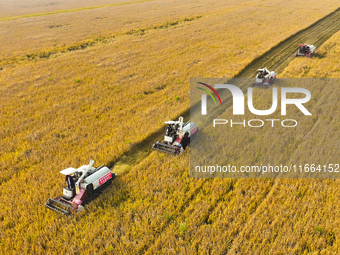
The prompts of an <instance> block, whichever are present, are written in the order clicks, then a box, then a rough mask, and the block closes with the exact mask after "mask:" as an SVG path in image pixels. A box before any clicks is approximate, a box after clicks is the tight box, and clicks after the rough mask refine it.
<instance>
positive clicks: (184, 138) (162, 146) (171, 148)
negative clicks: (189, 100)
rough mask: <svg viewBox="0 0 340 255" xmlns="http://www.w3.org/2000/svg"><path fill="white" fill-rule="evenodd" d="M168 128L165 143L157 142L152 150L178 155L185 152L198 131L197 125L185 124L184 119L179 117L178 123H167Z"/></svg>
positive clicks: (192, 123) (190, 122)
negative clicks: (191, 138)
mask: <svg viewBox="0 0 340 255" xmlns="http://www.w3.org/2000/svg"><path fill="white" fill-rule="evenodd" d="M165 123H166V124H168V126H167V127H166V129H165V136H164V141H163V143H161V142H159V141H158V142H156V143H154V144H153V146H152V148H153V149H155V150H159V151H162V152H166V153H170V154H173V155H178V154H180V153H182V152H183V150H184V149H185V148H186V146H187V145H188V144H189V142H190V137H191V136H192V135H194V134H195V133H196V132H197V131H198V127H197V125H196V124H195V123H194V122H192V121H188V122H187V123H185V124H183V117H179V119H178V121H167V122H165Z"/></svg>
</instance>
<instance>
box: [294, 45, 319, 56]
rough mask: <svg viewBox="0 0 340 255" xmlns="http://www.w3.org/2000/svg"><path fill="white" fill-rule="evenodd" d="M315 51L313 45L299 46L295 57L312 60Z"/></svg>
mask: <svg viewBox="0 0 340 255" xmlns="http://www.w3.org/2000/svg"><path fill="white" fill-rule="evenodd" d="M315 51H316V47H315V46H314V45H308V44H301V45H300V46H299V49H298V52H297V53H296V54H295V57H310V58H312V57H313V55H314V53H315Z"/></svg>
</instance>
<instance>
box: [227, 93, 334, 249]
mask: <svg viewBox="0 0 340 255" xmlns="http://www.w3.org/2000/svg"><path fill="white" fill-rule="evenodd" d="M325 90H326V88H325V87H323V88H322V90H321V91H320V93H319V94H320V95H322V96H320V99H319V101H318V103H319V102H320V101H322V100H324V99H326V98H327V96H328V94H329V93H331V92H329V93H326V92H325ZM315 107H317V104H316V105H315V106H314V107H313V108H315ZM318 124H319V120H318V121H316V122H315V123H314V124H313V125H312V126H311V127H310V129H309V130H308V131H306V132H305V134H307V135H308V134H309V133H310V132H312V130H313V129H314V128H315V127H316V126H317V125H318ZM303 143H304V142H302V143H301V144H303ZM301 144H299V145H298V146H296V148H295V149H294V150H293V153H292V155H293V154H294V153H296V152H297V151H298V150H301ZM279 180H280V177H279V179H278V178H276V179H275V181H274V183H273V185H272V187H271V188H270V189H269V190H268V192H267V193H266V194H265V196H264V197H263V199H262V201H261V202H260V203H259V204H258V205H257V206H256V209H255V210H254V211H253V213H251V214H250V218H249V219H248V220H247V221H246V222H244V225H243V227H242V228H241V229H240V231H239V232H238V234H237V235H236V236H235V237H234V238H233V241H232V242H231V243H229V244H228V245H226V246H225V247H223V254H229V252H230V253H232V252H233V248H235V247H233V243H234V241H235V240H237V238H238V237H239V236H240V235H242V234H243V232H244V231H246V230H247V228H248V226H247V225H248V223H249V222H252V221H254V220H255V219H256V217H257V215H258V211H259V210H260V209H261V207H262V205H265V204H266V201H268V200H269V199H270V198H271V197H272V196H273V192H274V191H275V189H276V188H277V187H278V185H279ZM228 246H229V248H228ZM236 248H237V247H236Z"/></svg>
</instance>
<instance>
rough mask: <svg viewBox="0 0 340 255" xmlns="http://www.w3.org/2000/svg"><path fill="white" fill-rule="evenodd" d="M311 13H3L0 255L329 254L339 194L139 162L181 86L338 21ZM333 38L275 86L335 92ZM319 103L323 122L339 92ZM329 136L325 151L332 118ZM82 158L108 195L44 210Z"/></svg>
mask: <svg viewBox="0 0 340 255" xmlns="http://www.w3.org/2000/svg"><path fill="white" fill-rule="evenodd" d="M117 3H118V2H117ZM104 4H111V3H107V2H105V3H104V2H103V5H104ZM311 4H312V6H313V9H309V8H305V2H304V1H286V2H282V1H255V2H250V1H240V2H238V3H237V4H236V3H234V2H233V1H227V2H225V1H216V2H214V1H211V2H206V1H205V2H188V3H186V4H183V3H181V2H176V1H171V2H167V3H166V4H165V3H163V2H157V1H148V2H140V3H131V4H126V5H116V6H107V7H101V8H96V9H91V10H76V11H72V12H63V13H60V14H50V15H42V16H34V15H33V16H32V17H28V18H24V17H21V18H20V17H16V18H14V19H9V17H12V16H20V15H26V14H32V13H33V14H34V13H41V12H40V11H38V9H35V8H33V9H32V11H31V12H24V11H23V12H17V11H16V12H15V13H18V15H16V14H11V16H8V15H6V13H2V14H1V15H2V16H1V17H3V19H1V20H0V27H1V30H0V32H1V34H2V35H4V37H3V38H4V40H2V42H1V45H0V46H1V49H0V51H1V58H0V64H1V66H0V67H1V68H2V70H1V71H0V84H1V86H0V93H1V112H0V114H1V130H0V132H1V133H0V137H1V138H0V139H1V154H0V159H1V161H0V169H1V170H0V173H1V175H0V182H1V187H0V208H1V210H0V238H1V239H0V247H1V253H3V254H16V253H17V254H22V253H35V254H43V253H44V254H45V253H46V252H48V253H70V254H78V253H79V254H83V253H89V254H94V253H96V254H106V253H113V254H136V253H140V254H144V253H145V254H155V253H162V254H185V253H187V254H192V253H199V254H226V253H229V254H235V253H240V254H303V253H305V254H307V253H313V252H314V253H321V254H322V253H324V254H332V253H333V254H336V253H337V251H338V249H339V247H338V246H339V244H338V239H339V238H338V237H339V231H338V229H337V226H338V218H339V217H338V216H339V215H338V214H339V213H338V211H339V210H338V209H339V208H338V203H337V201H338V199H339V198H338V195H337V194H338V192H337V191H338V180H286V179H277V180H275V179H265V180H262V179H250V180H248V179H216V180H206V179H192V178H190V175H189V169H188V164H189V161H190V156H189V150H188V151H186V152H184V154H182V155H181V156H180V157H177V158H173V157H169V156H168V155H165V154H162V153H157V152H151V151H148V150H145V148H143V146H145V145H146V144H147V145H148V143H145V140H148V141H151V140H152V134H154V136H155V141H156V140H158V138H159V137H158V136H159V134H158V133H159V130H160V129H162V127H163V122H164V121H166V120H169V119H173V118H175V117H177V116H178V115H179V114H181V113H182V112H184V111H185V110H187V109H188V107H189V78H191V77H232V76H234V75H236V74H237V73H239V72H240V71H241V70H242V69H243V68H244V67H245V66H246V65H247V64H249V63H250V62H251V61H252V60H254V59H255V58H257V57H259V56H261V55H262V54H264V53H265V52H266V51H268V50H269V49H270V48H272V47H273V46H275V45H277V44H278V43H279V42H281V41H283V40H284V39H286V38H288V37H289V36H291V35H292V34H295V33H296V32H298V31H299V30H301V29H304V28H306V27H308V26H309V25H311V24H312V23H314V22H316V21H317V20H319V19H321V18H322V17H324V16H326V15H327V14H329V13H330V12H332V11H334V10H335V9H336V8H338V6H337V1H327V2H323V3H320V2H318V1H312V3H311ZM95 5H97V4H95ZM95 5H91V6H95ZM98 5H99V4H98ZM86 6H90V4H89V5H86ZM86 6H85V5H82V6H80V5H79V6H71V5H70V6H67V5H65V8H60V9H58V10H66V9H67V8H84V7H86ZM143 8H144V9H143ZM39 10H40V9H39ZM54 10H56V9H53V11H54ZM140 10H144V11H140ZM316 10H318V11H316ZM42 11H52V9H51V10H50V9H46V10H45V9H44V10H42ZM98 17H99V18H98ZM97 18H98V19H97ZM65 24H67V25H65ZM59 25H60V26H59ZM51 26H52V27H51ZM65 26H66V27H67V29H66V28H65ZM52 31H53V32H52ZM268 31H270V32H268ZM339 35H340V34H339V33H336V34H335V35H334V36H332V37H331V38H330V39H329V40H327V41H326V42H325V43H324V44H323V45H322V46H321V48H320V49H319V50H318V55H316V57H315V58H313V59H307V58H301V59H295V60H293V61H292V62H291V63H290V64H289V65H288V66H287V67H286V68H285V69H284V70H283V72H282V73H279V75H280V77H334V78H337V77H339V72H338V71H339V68H340V67H339V64H338V56H339V54H338V52H339V51H340V48H339V47H340V45H339V43H338V41H339V40H338V38H339ZM301 43H303V42H301ZM261 67H262V66H261ZM313 89H315V91H319V90H318V88H317V87H315V88H313ZM316 93H318V92H316ZM320 93H321V95H323V96H324V97H329V98H330V99H331V100H332V101H334V105H332V109H331V111H332V112H335V113H336V112H337V111H338V110H339V105H338V102H337V90H336V87H331V88H327V89H324V90H322V91H321V92H320ZM320 103H323V102H320ZM325 107H326V106H325ZM327 107H328V105H327ZM331 121H332V122H331V123H330V124H332V127H335V130H332V132H334V135H333V139H335V140H338V132H339V129H338V128H337V129H336V127H338V125H339V124H338V123H339V119H338V117H337V115H335V117H334V118H333V120H331ZM156 134H157V135H156ZM265 135H266V134H264V136H265ZM150 137H151V138H150ZM273 139H276V138H275V137H274V138H273ZM277 139H284V138H282V137H280V138H277ZM245 143H246V144H247V146H252V145H251V142H250V141H248V140H246V142H245ZM292 146H299V144H293V145H292ZM337 146H338V145H337ZM139 148H143V150H144V151H145V152H144V153H143V154H141V155H138V154H137V157H138V158H137V159H133V158H132V159H131V158H129V156H130V157H131V155H134V156H135V155H136V153H132V154H129V152H130V151H134V150H135V151H136V150H138V149H139ZM292 149H293V148H292ZM294 156H295V157H297V158H299V157H301V158H303V157H304V150H299V151H298V152H297V155H294ZM90 158H94V159H95V160H96V161H97V164H98V165H100V164H107V165H109V166H110V167H113V171H114V172H117V173H118V174H119V177H118V178H117V180H115V181H114V183H113V185H112V186H111V187H109V188H108V189H106V191H105V192H104V193H103V194H102V195H101V196H100V197H98V198H97V199H96V200H94V201H92V202H91V203H90V204H88V205H87V207H86V211H84V212H82V213H80V214H78V215H74V216H71V217H67V218H66V217H62V216H59V215H56V214H55V213H54V212H52V211H48V210H47V209H46V208H45V207H44V206H43V204H44V202H45V201H46V200H47V198H48V197H55V196H56V195H59V194H60V193H61V191H62V189H61V186H62V182H63V178H62V176H61V175H60V174H59V171H60V170H62V169H64V168H67V167H69V166H73V167H78V166H80V165H82V164H85V163H87V161H88V160H89V159H90ZM89 244H91V245H89Z"/></svg>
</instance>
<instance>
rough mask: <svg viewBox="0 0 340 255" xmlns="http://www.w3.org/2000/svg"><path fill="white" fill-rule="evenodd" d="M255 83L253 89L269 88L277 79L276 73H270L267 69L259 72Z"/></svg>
mask: <svg viewBox="0 0 340 255" xmlns="http://www.w3.org/2000/svg"><path fill="white" fill-rule="evenodd" d="M257 71H258V72H257V75H256V78H255V82H254V83H252V84H251V86H252V87H255V86H259V87H265V88H269V87H270V86H271V85H272V84H273V83H274V81H275V79H276V73H275V72H274V71H268V69H267V68H265V67H264V68H262V69H258V70H257Z"/></svg>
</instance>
